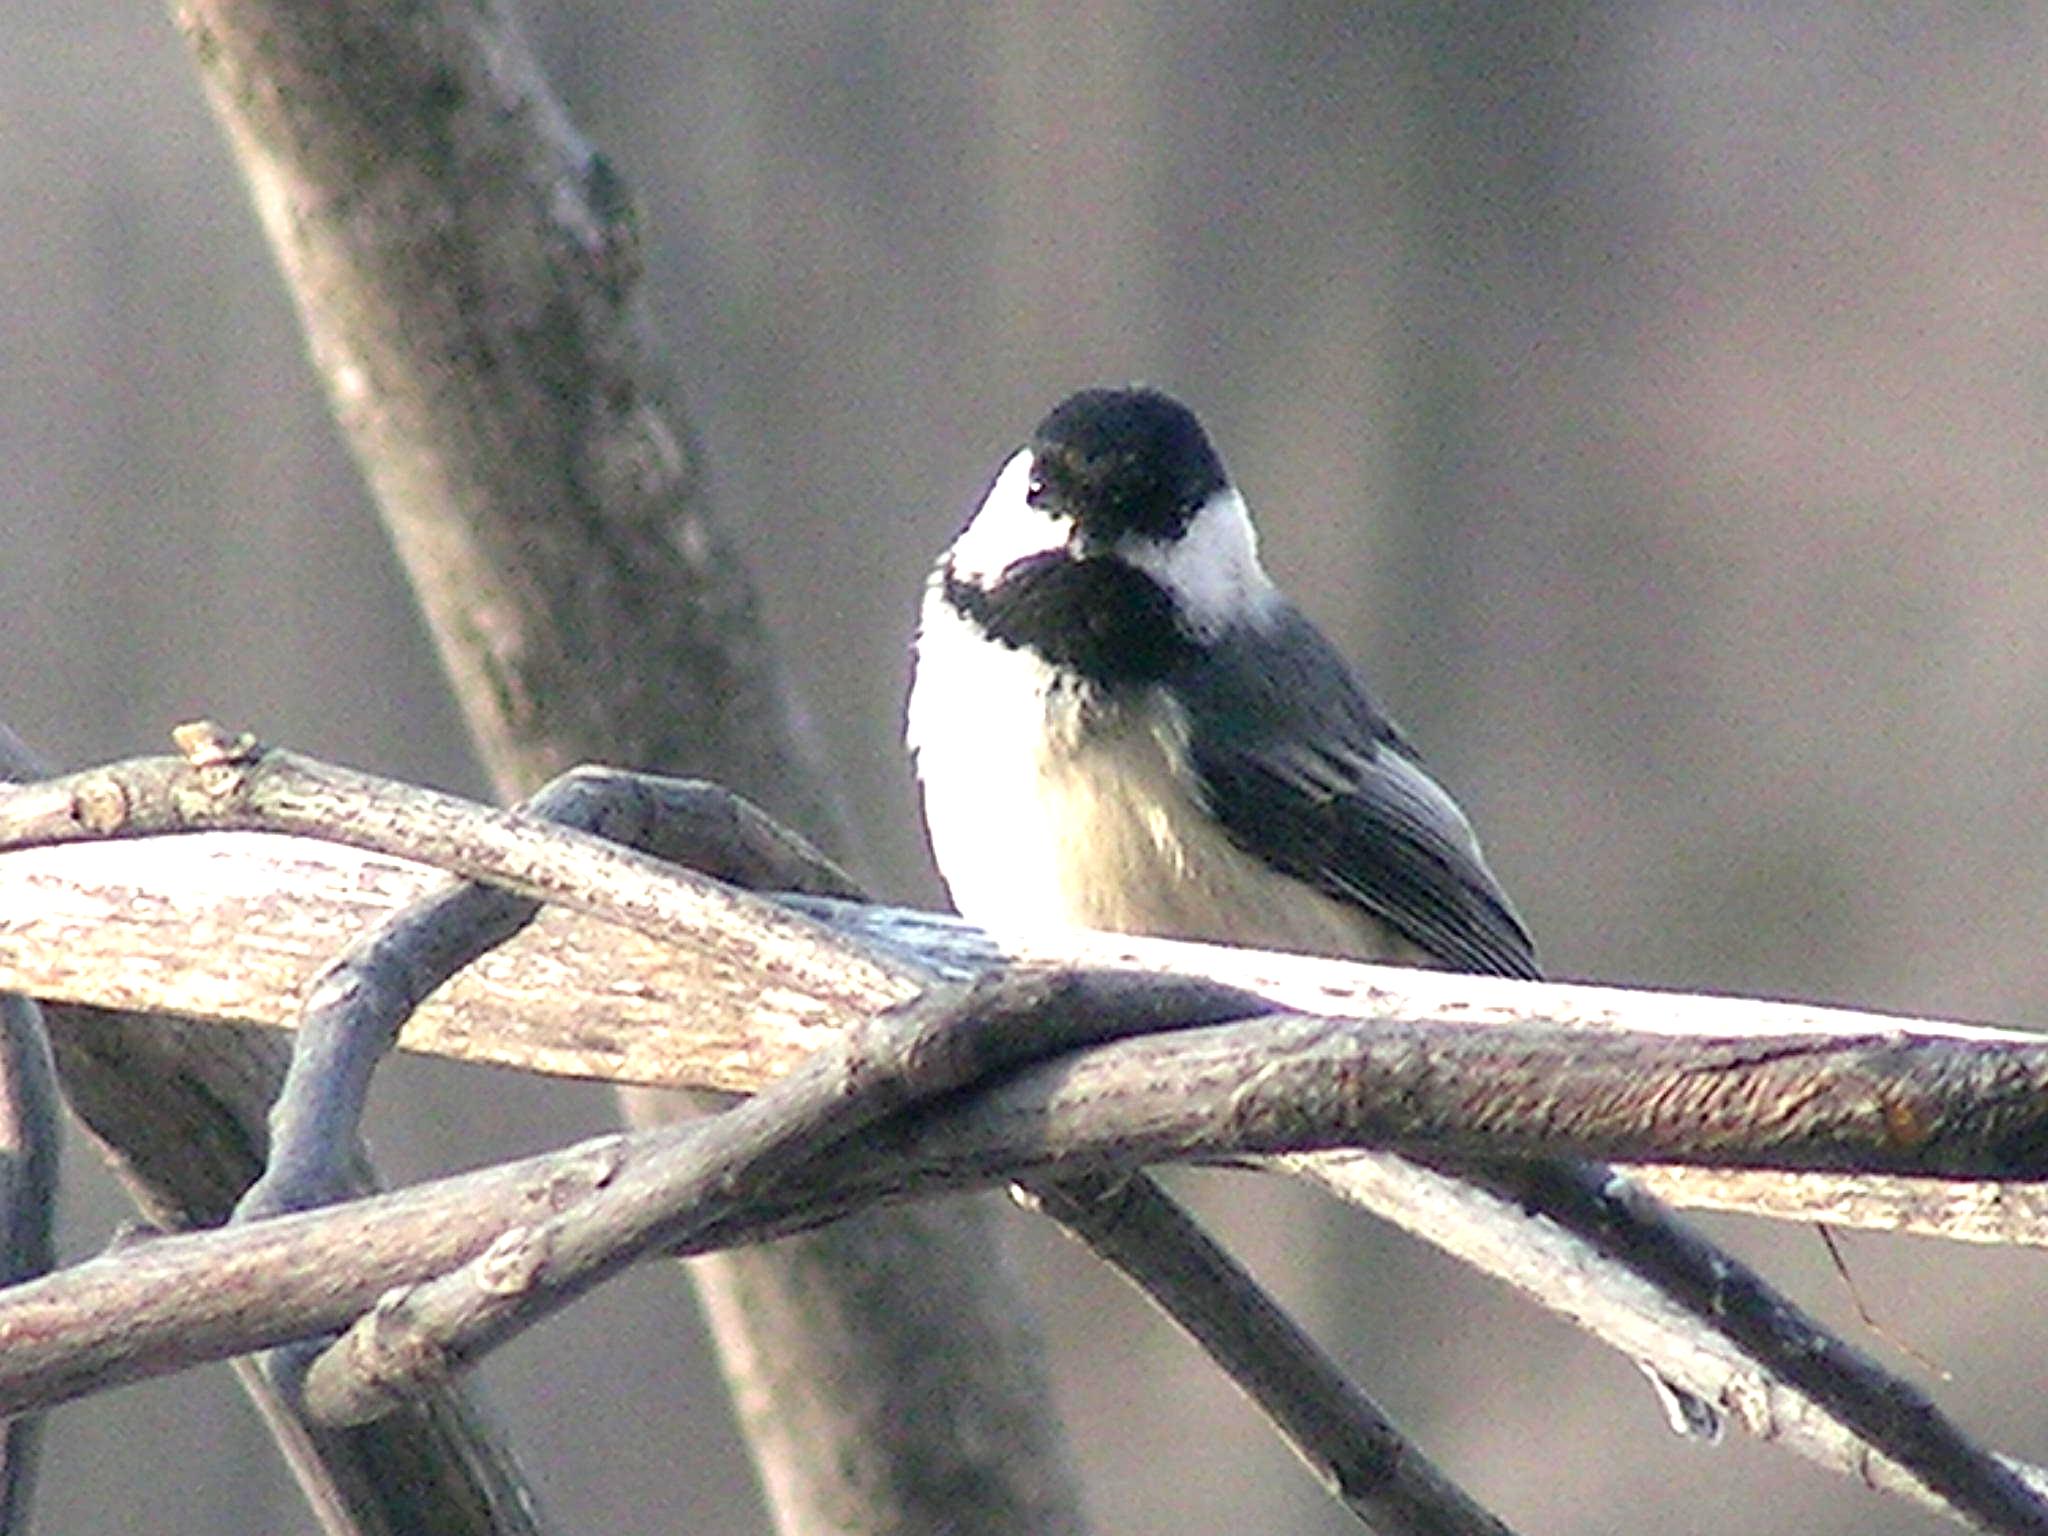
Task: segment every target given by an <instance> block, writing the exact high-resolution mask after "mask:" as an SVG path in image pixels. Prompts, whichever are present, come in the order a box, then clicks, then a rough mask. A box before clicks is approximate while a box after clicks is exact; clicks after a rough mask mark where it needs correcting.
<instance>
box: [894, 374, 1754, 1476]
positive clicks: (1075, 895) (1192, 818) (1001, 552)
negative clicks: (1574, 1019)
mask: <svg viewBox="0 0 2048 1536" xmlns="http://www.w3.org/2000/svg"><path fill="white" fill-rule="evenodd" d="M906 736H907V739H908V741H909V745H910V750H911V753H912V755H913V757H914V758H915V759H916V764H917V776H918V780H919V783H920V785H921V786H922V788H923V791H924V815H925V825H926V827H927V829H928V830H929V832H930V834H931V843H932V852H933V854H934V856H935V857H936V859H937V861H938V866H939V873H940V874H941V875H942V876H943V877H944V878H945V881H946V886H947V889H948V890H949V891H950V892H951V893H952V897H953V903H954V905H955V906H957V907H958V908H959V909H960V912H961V914H962V915H963V916H965V917H968V918H970V919H972V920H973V921H975V922H977V923H979V924H981V925H982V926H983V927H986V928H990V929H996V930H1002V929H1006V928H1007V929H1013V930H1014V929H1019V928H1022V929H1030V928H1034V927H1044V926H1048V925H1062V924H1072V925H1078V926H1082V927H1089V928H1104V929H1109V930H1111V931H1114V932H1122V933H1144V934H1153V935H1157V936H1160V937H1165V938H1179V939H1205V940H1209V941H1211V942H1215V943H1225V944H1240V945H1246V946H1250V947H1255V948H1263V949H1286V950H1301V951H1306V952H1309V953H1314V954H1327V955H1338V956H1344V957H1347V958H1350V959H1355V960H1379V961H1393V962H1397V963H1406V964H1416V965H1435V966H1442V967H1444V968H1447V969H1450V970H1460V971H1478V972H1486V973H1490V974H1494V975H1500V976H1520V977H1531V978H1533V977H1535V976H1537V975H1538V974H1539V973H1538V970H1537V966H1536V951H1535V946H1534V944H1533V943H1532V942H1531V940H1530V938H1529V931H1528V929H1526V928H1525V927H1523V926H1522V920H1521V918H1520V917H1518V916H1517V915H1516V913H1515V909H1514V906H1513V904H1512V903H1510V902H1509V900H1508V898H1507V895H1506V893H1505V892H1503V891H1502V890H1501V888H1500V882H1499V881H1497V880H1496V879H1494V877H1493V871H1492V870H1491V869H1489V868H1487V865H1486V859H1485V857H1484V855H1482V854H1481V853H1480V851H1479V842H1478V839H1477V838H1475V837H1474V836H1473V834H1472V826H1471V823H1469V822H1468V821H1466V819H1465V814H1464V812H1462V811H1460V810H1459V809H1458V806H1457V803H1456V802H1455V801H1453V800H1452V799H1451V797H1450V796H1449V795H1448V794H1446V793H1445V792H1444V790H1443V788H1442V786H1441V785H1439V784H1438V783H1437V782H1436V780H1435V779H1433V778H1431V777H1430V776H1429V774H1428V772H1427V771H1426V770H1425V769H1424V768H1423V767H1422V764H1421V762H1420V761H1419V760H1418V759H1417V757H1416V755H1415V751H1414V749H1413V748H1412V747H1410V746H1409V745H1408V742H1407V740H1406V739H1405V738H1404V737H1403V736H1402V735H1401V732H1400V730H1399V729H1398V728H1397V727H1396V726H1395V725H1394V723H1393V722H1392V721H1391V720H1389V719H1388V718H1387V717H1386V716H1385V715H1384V714H1382V713H1381V712H1380V710H1379V709H1378V707H1377V706H1376V705H1374V703H1373V702H1372V700H1371V699H1370V698H1368V697H1367V696H1366V693H1365V690H1364V689H1363V688H1361V687H1360V686H1359V684H1358V683H1357V681H1356V680H1355V679H1354V678H1353V677H1352V676H1351V673H1350V672H1349V671H1348V670H1347V669H1346V667H1345V665H1344V663H1343V661H1342V660H1341V659H1340V658H1339V657H1338V655H1337V653H1336V651H1335V649H1334V648H1333V647H1332V646H1331V645H1330V642H1329V641H1328V640H1326V639H1324V638H1323V636H1322V633H1321V632H1320V631H1319V630H1317V629H1316V627H1315V626H1314V625H1313V624H1311V623H1310V622H1309V621H1308V619H1307V618H1306V617H1304V616H1303V614H1302V612H1301V610H1300V609H1298V608H1296V607H1295V606H1294V605H1293V604H1292V603H1290V602H1288V600H1287V599H1286V598H1285V597H1283V596H1282V595H1281V593H1280V591H1279V589H1278V588H1276V587H1275V586H1274V585H1273V583H1272V580H1271V579H1270V578H1269V577H1268V576H1267V575H1266V572H1265V570H1264V568H1263V567H1261V566H1260V564H1259V551H1258V539H1257V537H1256V536H1255V535H1254V533H1253V531H1252V524H1251V518H1250V515H1249V514H1248V513H1247V512H1246V510H1245V504H1244V498H1243V497H1241V496H1240V495H1238V493H1237V490H1236V488H1235V487H1234V486H1232V485H1231V483H1230V479H1229V477H1228V476H1227V475H1225V474H1224V472H1223V462H1222V460H1221V459H1219V458H1218V457H1217V455H1216V450H1215V449H1214V448H1212V447H1211V446H1210V445H1209V439H1208V436H1207V434H1205V433H1204V432H1203V431H1202V427H1201V423H1199V422H1198V421H1196V420H1195V417H1194V413H1193V412H1191V411H1189V410H1188V409H1187V407H1186V406H1184V405H1181V404H1180V403H1179V402H1177V401H1174V400H1171V399H1169V398H1167V397H1166V396H1165V395H1163V394H1160V393H1159V392H1158V391H1157V390H1151V389H1142V388H1132V389H1090V390H1083V391H1082V392H1081V393H1079V394H1076V395H1070V396H1069V397H1068V398H1067V399H1065V400H1063V401H1062V402H1060V404H1059V405H1058V406H1056V407H1055V408H1054V409H1053V411H1052V414H1051V415H1049V416H1047V417H1046V418H1045V420H1043V421H1042V422H1040V423H1039V424H1038V429H1037V430H1036V431H1035V432H1033V433H1032V434H1031V441H1030V442H1029V443H1028V444H1026V445H1025V446H1024V447H1023V448H1021V449H1019V450H1018V451H1017V452H1016V453H1015V454H1014V455H1012V456H1011V458H1010V460H1009V462H1008V463H1006V464H1005V465H1003V467H1002V470H1001V471H1000V472H999V473H998V474H997V475H996V479H995V484H994V485H992V486H990V487H989V491H988V495H987V496H985V497H984V498H983V499H982V503H981V507H980V509H979V510H978V511H977V512H976V513H975V514H974V516H973V518H972V519H971V520H970V521H969V522H968V524H967V527H966V528H965V529H964V530H963V531H962V532H961V534H960V536H959V537H958V538H957V539H955V540H954V541H953V545H952V547H951V548H950V549H948V550H947V551H946V553H945V554H944V555H943V556H941V557H940V559H939V563H938V565H937V566H936V568H934V570H933V571H932V574H931V578H930V580H929V581H928V582H927V583H926V587H925V596H924V607H923V613H922V616H921V620H920V623H919V626H918V633H917V659H916V667H915V671H914V673H913V676H912V679H911V685H910V702H909V707H908V724H907V730H906ZM1596 1173H1597V1174H1598V1175H1599V1176H1601V1177H1606V1176H1608V1175H1607V1174H1606V1173H1605V1171H1604V1170H1596ZM1642 1368H1643V1373H1644V1375H1646V1376H1647V1377H1648V1378H1649V1380H1650V1382H1651V1384H1652V1385H1653V1386H1655V1387H1656V1389H1657V1392H1658V1396H1659V1397H1660V1399H1661V1400H1662V1402H1663V1404H1664V1408H1665V1411H1666V1414H1667V1416H1668V1417H1669V1419H1670V1422H1671V1425H1672V1427H1673V1428H1674V1429H1676V1430H1678V1431H1679V1432H1680V1433H1682V1434H1688V1435H1698V1436H1702V1437H1705V1438H1707V1439H1717V1438H1719V1435H1720V1432H1721V1420H1720V1416H1719V1414H1718V1412H1717V1411H1716V1410H1715V1409H1714V1407H1713V1406H1712V1405H1711V1404H1709V1403H1707V1402H1705V1401H1704V1400H1703V1399H1700V1398H1698V1397H1695V1396H1694V1395H1693V1394H1692V1393H1690V1392H1688V1391H1686V1390H1684V1389H1683V1388H1680V1387H1676V1386H1673V1385H1672V1384H1670V1383H1669V1382H1666V1381H1665V1380H1664V1379H1663V1378H1662V1377H1660V1376H1659V1375H1658V1374H1657V1372H1656V1371H1655V1369H1654V1368H1652V1367H1651V1366H1649V1365H1648V1364H1644V1365H1643V1367H1642Z"/></svg>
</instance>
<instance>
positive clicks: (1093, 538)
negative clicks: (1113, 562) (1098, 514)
mask: <svg viewBox="0 0 2048 1536" xmlns="http://www.w3.org/2000/svg"><path fill="white" fill-rule="evenodd" d="M1067 553H1068V554H1070V555H1072V556H1073V557H1074V558H1075V559H1076V560H1093V559H1095V558H1096V557H1097V556H1099V555H1106V554H1108V553H1109V544H1108V542H1107V541H1105V540H1104V539H1103V537H1102V536H1101V535H1100V534H1099V533H1097V532H1096V531H1095V530H1094V529H1092V528H1090V527H1089V526H1088V525H1087V524H1086V523H1084V522H1080V521H1078V520H1076V521H1075V522H1074V523H1072V524H1071V525H1070V526H1069V527H1068V529H1067Z"/></svg>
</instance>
